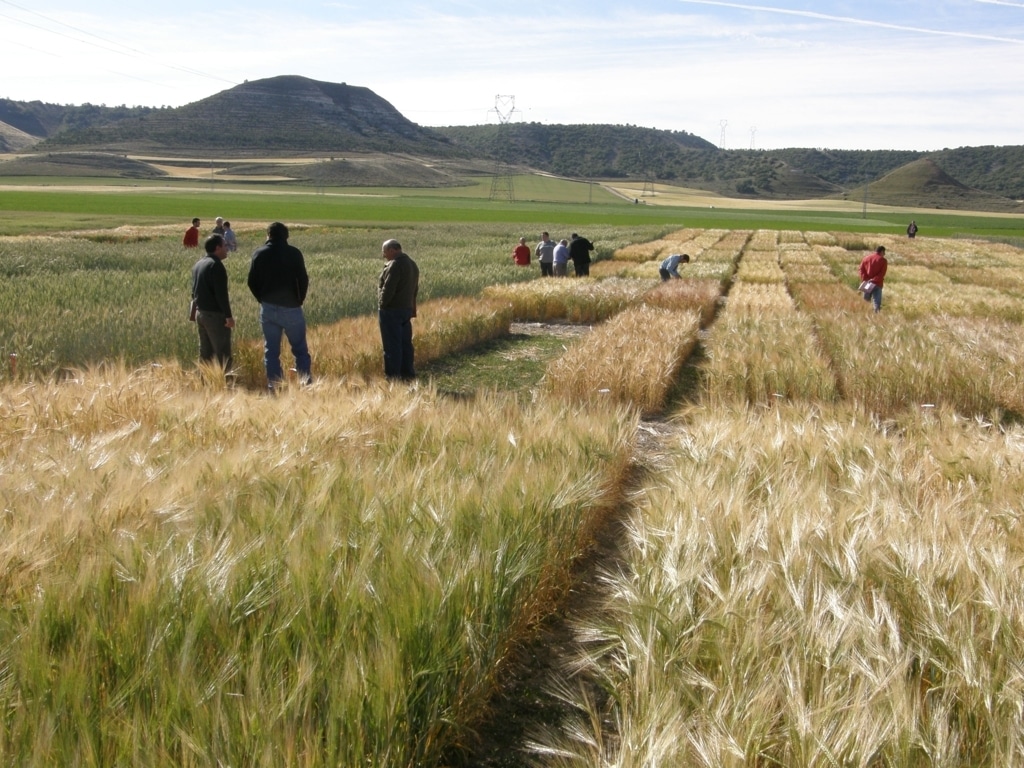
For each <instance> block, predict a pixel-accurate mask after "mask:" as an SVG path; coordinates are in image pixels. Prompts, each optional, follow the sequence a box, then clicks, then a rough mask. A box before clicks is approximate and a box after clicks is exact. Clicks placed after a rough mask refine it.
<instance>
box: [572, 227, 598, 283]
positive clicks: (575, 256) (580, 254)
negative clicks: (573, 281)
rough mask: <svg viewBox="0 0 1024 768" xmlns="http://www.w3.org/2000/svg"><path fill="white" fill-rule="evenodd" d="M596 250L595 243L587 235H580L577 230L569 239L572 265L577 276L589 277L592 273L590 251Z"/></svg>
mask: <svg viewBox="0 0 1024 768" xmlns="http://www.w3.org/2000/svg"><path fill="white" fill-rule="evenodd" d="M592 250H594V244H593V243H592V242H590V241H589V240H587V238H585V237H580V236H579V235H577V234H576V233H575V232H573V233H572V239H571V240H570V241H569V258H570V259H572V266H573V269H574V270H575V272H576V277H587V276H588V275H589V274H590V252H591V251H592Z"/></svg>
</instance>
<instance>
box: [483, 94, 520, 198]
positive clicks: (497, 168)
mask: <svg viewBox="0 0 1024 768" xmlns="http://www.w3.org/2000/svg"><path fill="white" fill-rule="evenodd" d="M517 111H518V110H516V97H515V96H502V95H500V94H499V95H497V96H495V97H494V109H492V110H489V112H494V114H495V115H496V116H497V118H498V140H497V145H498V149H497V152H496V153H495V161H494V175H493V176H492V177H491V197H490V199H491V200H508V201H509V202H510V203H514V202H515V200H516V191H515V182H514V181H513V178H512V165H511V164H510V163H509V162H508V154H509V153H510V152H511V148H510V147H509V141H508V127H507V126H508V124H509V123H510V122H512V117H513V116H514V115H515V113H516V112H517Z"/></svg>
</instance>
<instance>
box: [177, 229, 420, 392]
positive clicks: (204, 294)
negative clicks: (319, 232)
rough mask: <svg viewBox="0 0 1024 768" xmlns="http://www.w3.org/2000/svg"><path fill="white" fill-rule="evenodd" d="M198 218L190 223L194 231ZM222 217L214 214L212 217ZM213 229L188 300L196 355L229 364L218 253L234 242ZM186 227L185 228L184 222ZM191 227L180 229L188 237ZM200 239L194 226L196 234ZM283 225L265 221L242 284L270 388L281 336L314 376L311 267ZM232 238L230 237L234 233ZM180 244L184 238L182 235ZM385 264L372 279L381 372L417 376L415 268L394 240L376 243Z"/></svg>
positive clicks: (305, 378) (304, 374) (298, 366)
mask: <svg viewBox="0 0 1024 768" xmlns="http://www.w3.org/2000/svg"><path fill="white" fill-rule="evenodd" d="M199 223H200V221H199V219H193V221H192V225H193V227H195V228H196V229H197V231H198V226H199ZM220 223H221V220H220V219H218V224H220ZM223 224H224V232H217V231H216V230H214V232H213V233H212V234H210V236H209V237H207V238H206V240H205V241H204V243H203V248H204V250H205V252H206V253H205V255H204V256H203V257H202V258H200V259H199V260H198V261H197V262H196V263H195V265H194V266H193V267H192V303H193V309H194V310H195V311H194V313H193V314H194V318H193V319H194V320H195V321H196V326H197V328H198V333H199V359H200V360H201V361H202V362H207V363H214V362H215V363H217V364H218V365H220V366H221V367H223V369H224V370H225V371H227V372H230V371H231V365H232V360H231V331H232V329H233V328H234V327H235V321H234V317H233V314H232V311H231V301H230V298H229V295H228V273H227V270H226V269H225V268H224V264H223V262H224V259H225V258H227V256H228V254H229V253H230V252H231V251H232V250H235V248H236V247H237V246H235V247H232V248H229V247H228V240H227V238H226V232H228V231H230V225H229V224H228V223H227V222H223ZM189 232H191V228H190V229H189ZM189 237H190V235H189V234H188V233H186V238H189ZM195 237H196V238H197V239H198V234H196V235H195ZM288 237H289V231H288V227H287V226H286V225H285V224H283V223H281V222H279V221H275V222H273V223H272V224H270V225H269V226H268V227H267V239H266V242H265V243H264V244H263V245H261V246H260V247H259V248H257V249H256V250H255V251H254V252H253V254H252V260H251V262H250V264H249V274H248V277H247V279H246V284H247V286H248V288H249V292H250V293H252V295H253V297H254V298H255V299H256V301H257V302H258V303H259V320H260V328H261V330H262V331H263V365H264V368H265V370H266V374H267V386H268V387H269V389H270V390H271V391H274V390H275V389H276V388H278V387H279V386H280V385H281V383H282V382H283V381H284V372H283V370H282V368H281V340H282V337H283V338H287V339H288V344H289V345H290V346H291V350H292V355H293V357H294V358H295V371H296V374H297V375H298V379H299V381H300V382H301V383H302V384H304V385H308V384H312V383H313V371H312V358H311V356H310V353H309V346H308V344H307V343H306V317H305V313H304V310H303V304H304V303H305V301H306V295H307V293H308V291H309V273H308V272H307V271H306V262H305V259H304V257H303V255H302V251H300V250H299V249H298V248H296V247H295V246H294V245H290V244H289V242H288ZM232 242H233V241H232ZM186 247H191V246H188V245H187V243H186ZM381 257H382V258H383V259H384V268H383V270H382V271H381V274H380V278H379V280H378V286H377V304H378V319H379V325H380V334H381V343H382V346H383V349H384V375H385V376H387V377H388V378H389V379H401V380H411V379H414V378H415V377H416V370H415V365H414V361H413V355H414V350H413V344H412V322H411V321H412V318H414V317H416V298H417V294H418V293H419V268H418V267H417V266H416V263H415V262H414V261H413V260H412V259H411V258H410V257H409V256H408V255H407V254H406V253H405V252H404V251H403V250H402V246H401V244H399V242H398V241H397V240H393V239H390V240H385V241H384V244H383V245H382V246H381Z"/></svg>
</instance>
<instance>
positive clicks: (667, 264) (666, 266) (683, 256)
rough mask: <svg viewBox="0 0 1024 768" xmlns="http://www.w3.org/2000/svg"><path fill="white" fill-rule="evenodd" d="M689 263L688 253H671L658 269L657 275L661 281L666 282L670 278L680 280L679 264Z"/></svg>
mask: <svg viewBox="0 0 1024 768" xmlns="http://www.w3.org/2000/svg"><path fill="white" fill-rule="evenodd" d="M680 262H682V263H683V264H689V263H690V255H689V254H688V253H673V254H672V255H671V256H669V257H668V258H667V259H665V260H664V261H663V262H661V266H660V267H658V274H660V275H661V279H662V280H668V279H669V278H670V277H674V278H676V279H677V280H678V279H680V274H679V264H680Z"/></svg>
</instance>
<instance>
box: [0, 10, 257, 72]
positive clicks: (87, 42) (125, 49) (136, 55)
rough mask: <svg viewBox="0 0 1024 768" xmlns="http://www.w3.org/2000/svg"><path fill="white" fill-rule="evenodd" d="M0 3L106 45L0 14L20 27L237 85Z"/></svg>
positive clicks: (29, 11) (58, 21)
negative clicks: (20, 25)
mask: <svg viewBox="0 0 1024 768" xmlns="http://www.w3.org/2000/svg"><path fill="white" fill-rule="evenodd" d="M0 3H4V4H5V5H9V6H11V7H12V8H17V9H18V10H19V11H23V12H25V13H30V14H32V15H33V16H38V17H39V18H41V19H43V20H45V21H47V22H49V23H50V24H56V25H58V26H61V27H66V28H67V29H71V30H74V31H75V32H78V33H79V34H82V35H86V36H88V37H93V38H96V40H100V41H102V42H103V43H106V44H107V45H100V44H99V43H96V42H93V41H92V40H83V39H81V38H78V37H74V36H72V35H69V34H67V33H65V32H61V31H59V30H56V29H49V28H47V27H44V26H40V25H39V24H33V23H32V22H30V21H26V20H25V19H19V18H17V17H15V16H10V15H8V14H6V13H0V17H2V18H5V19H10V20H11V21H13V22H15V23H16V24H22V25H24V26H26V27H32V28H33V29H38V30H40V31H42V32H46V33H48V34H51V35H56V36H57V37H63V38H65V39H67V40H74V41H75V42H76V43H82V44H83V45H91V46H93V47H94V48H99V49H100V50H102V51H107V52H108V53H116V54H117V55H119V56H127V57H129V58H143V59H148V60H150V61H153V62H155V63H156V64H158V65H160V66H162V67H166V68H167V69H173V70H176V71H178V72H184V73H186V74H189V75H197V76H199V77H205V78H207V79H210V80H218V81H220V82H223V83H229V84H230V85H238V83H236V82H234V81H233V80H228V79H226V78H223V77H218V76H217V75H213V74H210V73H209V72H203V71H202V70H199V69H193V68H191V67H180V66H176V65H174V64H167V63H165V62H162V61H159V60H157V59H154V58H153V57H151V56H149V55H148V54H147V53H146V52H145V51H140V50H139V49H137V48H132V47H130V46H127V45H123V44H122V43H119V42H117V41H116V40H109V39H107V38H105V37H103V36H101V35H97V34H95V33H93V32H89V31H88V30H84V29H79V28H78V27H75V26H72V25H71V24H65V23H64V22H63V21H60V20H58V19H54V18H51V17H49V16H46V15H45V14H42V13H39V12H38V11H33V10H32V9H31V8H26V7H24V6H22V5H18V4H17V3H14V2H11V0H0ZM109 46H117V48H111V47H109ZM118 48H120V49H123V50H118ZM45 53H51V52H49V51H45ZM51 55H56V54H52V53H51ZM115 74H118V75H122V76H125V77H127V75H123V73H121V72H116V73H115Z"/></svg>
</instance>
